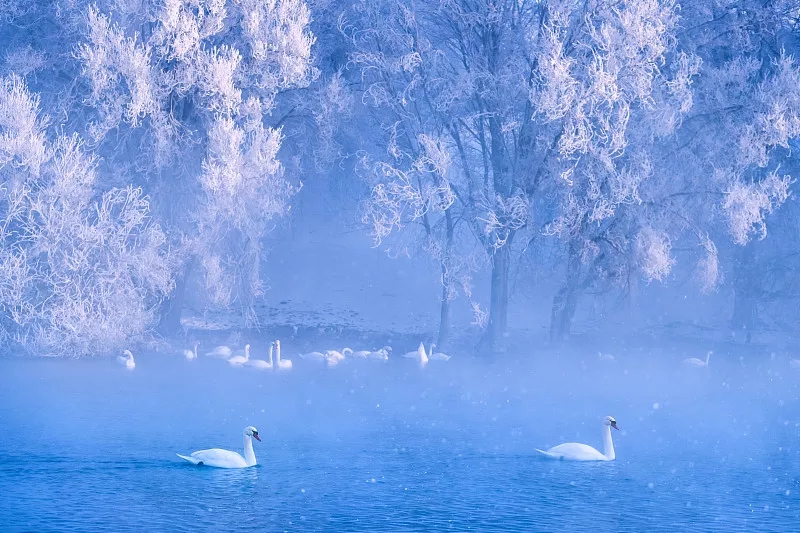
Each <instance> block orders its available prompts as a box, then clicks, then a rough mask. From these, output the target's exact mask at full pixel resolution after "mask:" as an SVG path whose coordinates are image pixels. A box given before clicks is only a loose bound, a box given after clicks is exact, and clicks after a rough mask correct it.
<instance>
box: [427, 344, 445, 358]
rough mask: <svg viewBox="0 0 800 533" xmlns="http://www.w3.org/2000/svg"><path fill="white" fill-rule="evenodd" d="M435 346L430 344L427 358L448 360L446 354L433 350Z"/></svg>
mask: <svg viewBox="0 0 800 533" xmlns="http://www.w3.org/2000/svg"><path fill="white" fill-rule="evenodd" d="M435 348H436V345H435V344H431V349H430V354H428V359H430V360H431V361H449V360H450V356H449V355H447V354H443V353H441V352H434V349H435Z"/></svg>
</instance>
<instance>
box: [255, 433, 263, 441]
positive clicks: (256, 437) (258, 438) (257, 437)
mask: <svg viewBox="0 0 800 533" xmlns="http://www.w3.org/2000/svg"><path fill="white" fill-rule="evenodd" d="M253 438H254V439H256V440H257V441H258V442H261V437H259V436H258V433H253Z"/></svg>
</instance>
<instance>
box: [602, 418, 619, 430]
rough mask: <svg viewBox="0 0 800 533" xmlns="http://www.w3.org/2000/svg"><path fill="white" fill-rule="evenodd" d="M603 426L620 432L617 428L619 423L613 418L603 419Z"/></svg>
mask: <svg viewBox="0 0 800 533" xmlns="http://www.w3.org/2000/svg"><path fill="white" fill-rule="evenodd" d="M603 424H604V425H606V426H611V427H612V428H614V429H616V430H617V431H619V428H618V427H617V421H616V420H615V419H614V417H613V416H607V417H605V418H604V419H603Z"/></svg>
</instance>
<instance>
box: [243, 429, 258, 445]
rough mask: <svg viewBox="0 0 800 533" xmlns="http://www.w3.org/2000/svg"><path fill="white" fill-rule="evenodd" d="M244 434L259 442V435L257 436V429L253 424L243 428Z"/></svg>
mask: <svg viewBox="0 0 800 533" xmlns="http://www.w3.org/2000/svg"><path fill="white" fill-rule="evenodd" d="M244 434H245V435H246V436H248V437H253V438H254V439H256V440H257V441H259V442H261V437H259V436H258V430H257V429H256V428H254V427H253V426H247V427H246V428H244Z"/></svg>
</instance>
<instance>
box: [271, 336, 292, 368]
mask: <svg viewBox="0 0 800 533" xmlns="http://www.w3.org/2000/svg"><path fill="white" fill-rule="evenodd" d="M275 364H276V365H278V370H289V369H290V368H292V361H291V360H290V359H286V360H285V361H282V360H281V341H275Z"/></svg>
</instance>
